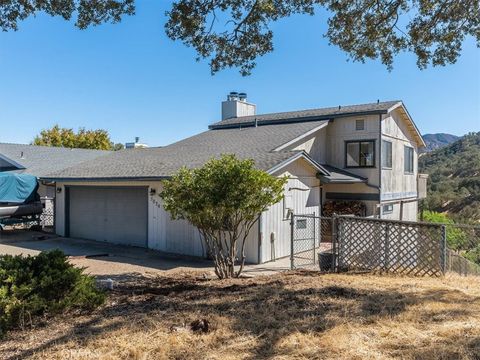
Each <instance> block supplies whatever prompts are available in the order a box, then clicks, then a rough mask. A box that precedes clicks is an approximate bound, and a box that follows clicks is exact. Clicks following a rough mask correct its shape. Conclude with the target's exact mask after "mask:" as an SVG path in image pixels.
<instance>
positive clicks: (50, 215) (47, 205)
mask: <svg viewBox="0 0 480 360" xmlns="http://www.w3.org/2000/svg"><path fill="white" fill-rule="evenodd" d="M42 203H43V204H44V207H43V212H42V214H41V215H40V225H41V226H42V227H44V228H45V227H47V228H53V226H54V225H55V207H54V206H55V200H54V199H49V198H45V199H42Z"/></svg>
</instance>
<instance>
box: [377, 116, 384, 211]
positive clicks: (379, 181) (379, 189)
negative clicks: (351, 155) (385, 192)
mask: <svg viewBox="0 0 480 360" xmlns="http://www.w3.org/2000/svg"><path fill="white" fill-rule="evenodd" d="M378 129H379V130H378V132H379V141H378V198H379V207H378V218H379V219H381V218H382V207H381V206H380V204H381V203H382V145H383V144H382V141H383V140H382V114H378Z"/></svg>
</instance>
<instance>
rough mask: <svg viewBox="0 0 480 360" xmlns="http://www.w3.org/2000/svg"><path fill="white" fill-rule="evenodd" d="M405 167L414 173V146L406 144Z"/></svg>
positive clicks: (406, 170) (407, 171)
mask: <svg viewBox="0 0 480 360" xmlns="http://www.w3.org/2000/svg"><path fill="white" fill-rule="evenodd" d="M404 168H405V172H406V173H408V174H413V148H412V147H410V146H406V145H405V148H404Z"/></svg>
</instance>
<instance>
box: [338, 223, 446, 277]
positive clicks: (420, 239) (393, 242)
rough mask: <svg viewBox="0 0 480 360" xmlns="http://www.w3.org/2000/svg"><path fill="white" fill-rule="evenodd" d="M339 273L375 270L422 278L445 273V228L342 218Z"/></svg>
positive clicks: (340, 225)
mask: <svg viewBox="0 0 480 360" xmlns="http://www.w3.org/2000/svg"><path fill="white" fill-rule="evenodd" d="M337 221H338V268H339V270H373V271H385V272H393V273H400V274H412V275H418V276H425V275H426V276H439V275H442V274H443V272H444V256H445V251H444V250H445V247H444V241H443V235H442V234H443V232H442V226H441V225H436V224H423V223H412V222H397V221H390V220H377V219H367V218H352V217H339V218H338V219H337Z"/></svg>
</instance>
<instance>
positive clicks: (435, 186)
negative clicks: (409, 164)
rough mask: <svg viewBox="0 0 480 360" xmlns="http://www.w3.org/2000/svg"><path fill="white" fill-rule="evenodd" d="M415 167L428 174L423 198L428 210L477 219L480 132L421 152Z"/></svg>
mask: <svg viewBox="0 0 480 360" xmlns="http://www.w3.org/2000/svg"><path fill="white" fill-rule="evenodd" d="M418 167H419V171H420V172H422V173H427V174H429V175H430V176H429V179H428V197H427V199H426V200H425V205H426V207H427V208H428V209H430V210H434V211H439V212H446V213H449V214H450V215H452V217H453V218H456V219H459V220H462V221H468V222H480V132H477V133H470V134H467V135H465V136H462V137H461V138H459V139H458V140H457V141H455V142H453V143H451V144H449V145H446V146H444V147H442V148H440V149H437V150H434V151H432V152H429V153H426V154H424V155H423V156H421V157H420V158H419V160H418Z"/></svg>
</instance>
